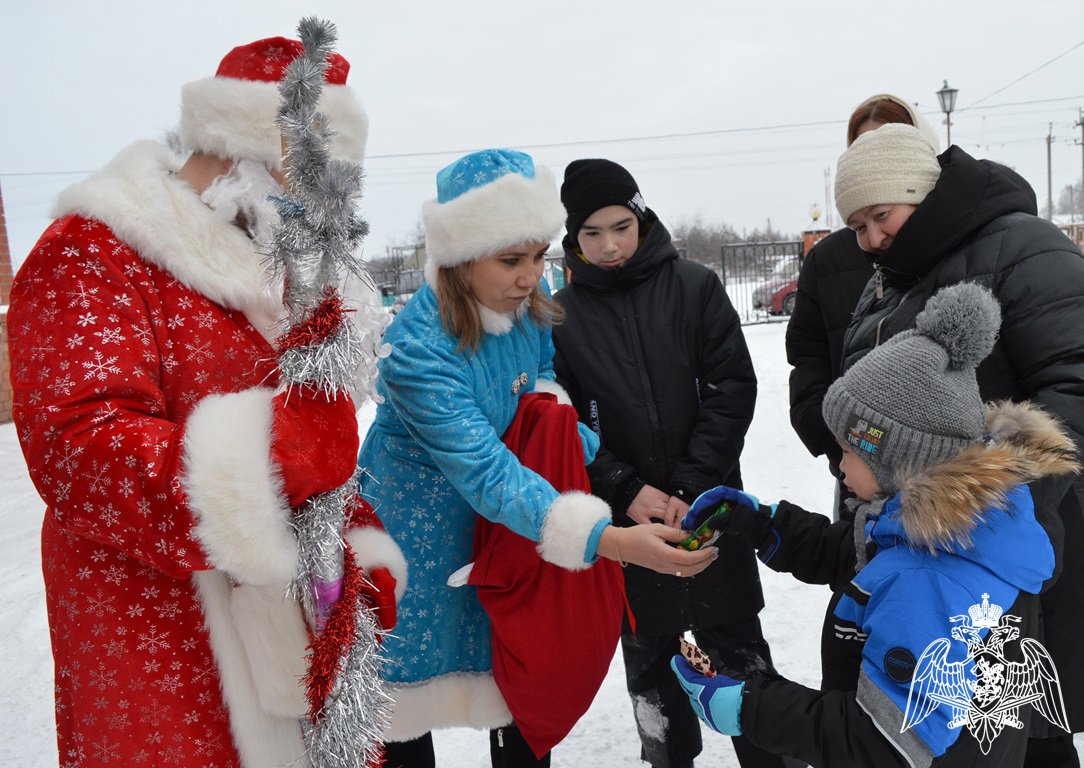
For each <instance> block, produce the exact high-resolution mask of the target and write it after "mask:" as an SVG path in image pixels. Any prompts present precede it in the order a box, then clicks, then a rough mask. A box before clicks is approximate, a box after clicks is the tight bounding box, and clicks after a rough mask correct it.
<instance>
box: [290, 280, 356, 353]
mask: <svg viewBox="0 0 1084 768" xmlns="http://www.w3.org/2000/svg"><path fill="white" fill-rule="evenodd" d="M347 311H348V310H346V309H345V308H344V307H343V299H342V296H340V295H339V292H338V291H337V290H336V289H335V288H334V287H331V286H327V287H325V288H324V293H323V296H322V297H321V299H320V303H319V304H318V305H317V306H316V307H315V309H313V310H312V312H310V313H309V315H308V317H306V318H305V319H304V320H302V321H301V322H299V323H297V324H296V325H294V326H293V327H292V328H290V330H288V331H287V332H286V333H284V334H282V335H281V336H279V338H278V340H277V344H278V349H279V351H280V353H281V352H282V351H284V350H287V349H302V348H304V347H314V346H318V345H320V344H324V343H326V342H328V341H330V340H331V339H333V338H334V337H335V335H336V334H337V333H338V332H339V331H340V330H341V329H342V326H343V323H344V322H345V319H344V318H345V313H346V312H347Z"/></svg>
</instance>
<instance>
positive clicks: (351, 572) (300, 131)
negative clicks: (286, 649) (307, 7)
mask: <svg viewBox="0 0 1084 768" xmlns="http://www.w3.org/2000/svg"><path fill="white" fill-rule="evenodd" d="M298 33H299V36H300V38H301V42H302V44H303V46H304V51H305V52H304V55H303V56H301V57H299V58H297V59H295V60H294V61H293V62H292V63H291V64H290V66H289V68H288V69H287V71H286V75H285V76H284V78H283V81H282V83H281V85H280V86H279V90H280V93H281V95H282V106H281V107H280V110H279V116H278V125H279V127H280V129H281V132H282V137H283V160H284V163H283V164H284V170H285V175H286V181H287V184H286V190H285V194H284V195H283V196H282V197H281V198H279V199H277V200H276V201H275V202H276V205H277V207H278V210H279V214H280V219H281V222H280V224H279V226H278V227H277V228H276V232H275V240H274V245H273V250H272V254H271V255H272V258H273V260H274V263H275V266H276V268H277V269H279V270H280V273H281V274H283V275H284V278H285V289H284V291H285V292H284V302H285V306H286V310H287V320H288V328H287V330H286V332H285V333H284V334H283V335H282V336H281V337H280V338H279V340H278V347H279V368H280V370H281V373H282V379H283V383H284V385H285V386H286V387H287V389H288V391H296V390H297V389H298V388H315V389H317V390H319V391H321V392H323V393H325V394H326V395H327V396H328V397H339V396H345V393H347V392H349V391H351V390H353V391H354V393H355V394H360V395H362V396H364V395H370V394H372V393H373V382H374V381H375V378H376V358H377V357H378V356H379V355H380V353H381V352H382V350H381V343H380V335H381V332H382V331H383V327H384V320H383V315H382V314H379V313H378V311H377V310H375V309H374V308H372V307H369V306H362V307H347V306H346V305H345V303H344V299H343V295H342V293H341V292H340V286H341V285H342V284H343V283H344V281H346V280H350V279H352V280H355V281H364V282H367V283H369V284H370V286H371V282H370V281H369V279H368V275H367V272H366V270H365V267H364V263H363V262H362V260H361V258H360V256H359V253H360V244H361V240H362V238H364V236H365V235H366V234H367V232H368V226H367V224H366V223H365V221H364V220H363V219H362V218H361V217H360V216H359V215H358V213H357V208H358V203H359V201H360V198H361V185H362V175H363V173H362V169H361V167H360V166H359V165H357V164H355V163H350V162H345V161H342V160H337V159H333V158H332V157H331V155H330V152H329V141H330V139H331V137H332V135H333V132H334V130H335V126H334V125H329V124H328V122H327V120H326V119H325V118H324V116H322V115H321V114H320V113H319V112H318V111H317V103H318V101H319V98H320V94H321V92H322V89H323V86H324V72H325V70H326V69H327V66H328V64H327V59H328V55H329V54H330V53H331V52H332V48H333V45H334V43H335V39H336V33H335V27H334V25H333V24H331V23H328V22H324V21H321V20H319V19H316V18H312V17H309V18H305V19H302V20H301V22H300V23H299V25H298ZM356 488H357V486H356V482H355V480H351V481H350V482H348V483H347V484H346V485H344V486H342V487H341V488H339V489H336V490H334V491H331V492H328V493H324V494H321V495H319V496H317V497H314V498H312V499H309V500H308V501H306V502H305V503H304V505H302V507H301V508H299V509H298V510H297V512H296V516H295V520H294V525H295V528H296V530H297V542H298V550H299V568H298V573H297V577H296V579H295V581H294V584H293V588H292V596H293V597H294V598H295V599H297V600H299V601H300V602H301V603H302V605H303V606H304V607H305V610H306V613H307V614H308V616H309V619H310V621H311V624H312V627H313V632H314V636H315V638H316V639H315V640H314V642H313V645H312V649H311V650H312V653H311V655H310V658H309V664H310V669H309V675H308V679H307V683H308V695H309V704H310V715H309V722H308V724H307V727H306V729H305V735H306V742H307V745H308V748H309V757H310V760H311V762H312V764H313V766H315V767H316V768H348V767H349V768H361V767H362V766H365V767H370V766H377V765H379V764H380V759H381V755H382V744H381V734H382V733H383V731H384V729H385V727H386V725H387V722H388V713H389V704H390V699H389V697H388V695H387V693H386V691H385V689H384V686H383V681H382V677H381V659H380V655H379V652H378V651H379V645H378V642H377V636H378V632H379V631H380V629H379V626H378V624H377V622H376V620H375V617H374V614H373V612H372V610H371V609H370V608H369V607H368V606H367V605H366V603H365V602H364V600H363V599H362V598H361V596H360V594H359V593H358V588H359V580H360V579H363V578H364V575H363V574H361V572H360V569H358V568H357V566H356V565H354V563H353V560H352V557H350V556H348V553H349V549H348V548H347V547H346V546H345V543H344V539H343V532H344V528H345V526H346V523H347V520H348V517H349V511H350V508H351V505H352V504H353V503H354V502H355V499H356ZM344 555H345V556H344Z"/></svg>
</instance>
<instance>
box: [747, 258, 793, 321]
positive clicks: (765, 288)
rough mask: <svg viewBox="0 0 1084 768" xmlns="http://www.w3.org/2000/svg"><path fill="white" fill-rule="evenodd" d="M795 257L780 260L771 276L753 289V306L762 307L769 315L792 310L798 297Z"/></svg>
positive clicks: (755, 307)
mask: <svg viewBox="0 0 1084 768" xmlns="http://www.w3.org/2000/svg"><path fill="white" fill-rule="evenodd" d="M800 268H801V262H800V261H799V260H798V259H797V258H790V259H786V260H784V261H781V262H780V263H779V264H778V265H776V267H775V269H773V270H772V276H771V277H769V278H768V279H767V280H766V281H764V282H763V283H761V284H760V285H758V286H757V287H756V288H754V289H753V308H754V309H762V310H764V311H765V312H767V313H768V314H769V315H789V314H790V313H791V312H793V311H794V300H795V299H796V298H797V297H798V270H799V269H800Z"/></svg>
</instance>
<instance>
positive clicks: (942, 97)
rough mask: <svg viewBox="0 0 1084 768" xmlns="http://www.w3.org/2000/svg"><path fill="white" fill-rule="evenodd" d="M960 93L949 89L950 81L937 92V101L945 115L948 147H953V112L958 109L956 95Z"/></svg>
mask: <svg viewBox="0 0 1084 768" xmlns="http://www.w3.org/2000/svg"><path fill="white" fill-rule="evenodd" d="M957 93H959V91H958V90H957V89H955V88H949V84H948V80H946V81H945V84H944V85H943V86H941V90H940V91H938V92H937V100H938V101H939V102H941V111H942V112H944V113H945V133H946V134H947V135H948V146H950V147H951V146H952V111H953V110H954V109H956V94H957Z"/></svg>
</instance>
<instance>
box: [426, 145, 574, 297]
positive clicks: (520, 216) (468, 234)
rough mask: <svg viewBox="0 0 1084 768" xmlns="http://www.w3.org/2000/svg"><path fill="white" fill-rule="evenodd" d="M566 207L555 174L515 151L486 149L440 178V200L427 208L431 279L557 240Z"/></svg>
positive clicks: (444, 170)
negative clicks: (509, 250)
mask: <svg viewBox="0 0 1084 768" xmlns="http://www.w3.org/2000/svg"><path fill="white" fill-rule="evenodd" d="M564 223H565V208H564V206H563V205H561V199H560V197H559V196H558V194H557V185H556V182H555V181H554V178H553V174H552V173H550V171H549V170H548V169H546V168H543V167H536V166H535V164H534V160H532V159H531V156H530V155H528V154H525V153H523V152H517V151H515V150H512V149H483V150H480V151H478V152H472V153H471V154H469V155H465V156H464V157H461V158H459V159H458V160H456V161H455V162H454V163H452V164H451V165H449V166H447V167H446V168H442V169H441V170H440V172H439V173H437V198H436V200H430V201H428V202H427V203H425V205H424V206H422V225H423V226H424V227H425V252H426V263H425V277H426V280H428V281H429V283H430V284H433V283H434V282H435V280H436V274H437V268H438V267H451V266H455V265H456V264H462V263H464V262H467V261H477V260H478V259H482V258H485V257H486V256H490V255H492V254H494V253H498V252H499V251H501V250H502V249H504V248H508V247H509V246H514V245H519V244H520V243H525V242H529V241H537V242H543V243H545V242H549V241H551V240H553V239H554V238H555V237H556V236H557V234H558V232H560V230H561V227H562V226H564Z"/></svg>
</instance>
